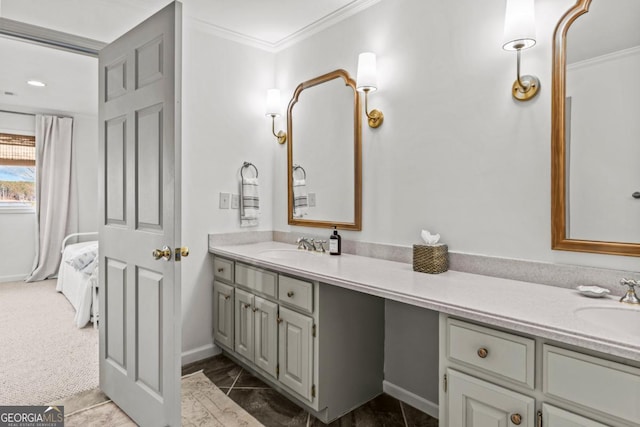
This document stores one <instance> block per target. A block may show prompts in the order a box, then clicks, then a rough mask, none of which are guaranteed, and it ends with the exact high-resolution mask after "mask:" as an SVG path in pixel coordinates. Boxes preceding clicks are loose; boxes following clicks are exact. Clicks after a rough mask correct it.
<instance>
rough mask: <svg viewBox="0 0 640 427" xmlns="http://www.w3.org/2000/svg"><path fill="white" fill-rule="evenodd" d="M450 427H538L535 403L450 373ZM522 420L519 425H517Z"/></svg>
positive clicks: (492, 385) (454, 372)
mask: <svg viewBox="0 0 640 427" xmlns="http://www.w3.org/2000/svg"><path fill="white" fill-rule="evenodd" d="M447 378H448V390H447V405H448V406H447V407H448V420H449V426H450V427H458V426H465V427H510V426H513V425H519V426H520V427H534V425H535V413H534V412H535V401H534V399H533V398H531V397H529V396H525V395H522V394H519V393H515V392H513V391H511V390H507V389H506V388H502V387H499V386H497V385H495V384H491V383H488V382H486V381H482V380H479V379H477V378H474V377H471V376H469V375H465V374H462V373H460V372H457V371H454V370H452V369H447ZM515 417H518V418H519V420H520V421H519V422H514V420H515V419H516V418H515Z"/></svg>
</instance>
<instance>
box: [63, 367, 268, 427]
mask: <svg viewBox="0 0 640 427" xmlns="http://www.w3.org/2000/svg"><path fill="white" fill-rule="evenodd" d="M65 409H66V407H65ZM135 425H136V424H135V423H134V422H133V421H131V419H130V418H129V417H127V415H126V414H125V413H124V412H122V411H121V410H120V408H118V407H117V406H116V404H115V403H113V402H111V401H109V402H105V403H101V404H98V405H95V406H92V407H89V408H86V409H82V410H79V411H76V412H74V413H71V414H69V415H67V416H66V417H65V426H66V427H75V426H83V427H84V426H96V427H97V426H109V427H125V426H126V427H128V426H135ZM182 426H183V427H195V426H207V427H260V426H262V424H260V423H259V422H258V421H257V420H256V419H255V418H253V417H252V416H251V415H249V413H247V412H246V411H245V410H244V409H242V408H241V407H240V406H238V404H236V403H235V402H234V401H233V400H231V398H229V397H227V396H226V395H225V394H224V393H223V392H222V391H220V389H219V388H218V387H216V386H215V384H213V383H212V382H211V381H210V380H209V378H207V377H206V376H205V375H204V374H203V373H202V372H196V373H195V374H193V375H189V376H186V377H184V378H183V379H182Z"/></svg>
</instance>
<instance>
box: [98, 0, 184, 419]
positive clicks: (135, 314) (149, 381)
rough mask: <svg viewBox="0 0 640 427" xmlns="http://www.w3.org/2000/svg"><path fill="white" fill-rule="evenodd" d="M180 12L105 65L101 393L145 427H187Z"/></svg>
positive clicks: (120, 47)
mask: <svg viewBox="0 0 640 427" xmlns="http://www.w3.org/2000/svg"><path fill="white" fill-rule="evenodd" d="M181 10H182V9H181V4H180V3H178V2H174V3H171V4H169V5H168V6H166V7H165V8H164V9H162V10H161V11H160V12H158V13H156V14H155V15H153V16H152V17H150V18H149V19H147V20H146V21H144V22H143V23H141V24H140V25H138V26H137V27H136V28H134V29H133V30H131V31H129V32H128V33H127V34H125V35H123V36H122V37H120V38H119V39H117V40H116V41H114V42H113V43H111V44H110V45H108V46H106V47H105V48H104V49H103V50H102V51H101V52H100V58H99V68H100V69H99V76H100V87H99V91H100V105H99V123H100V131H99V133H100V145H99V150H100V161H99V166H98V167H99V176H100V178H99V183H100V185H99V200H100V224H99V231H100V388H101V389H102V390H103V391H104V392H105V393H106V394H107V395H108V396H109V397H110V398H111V399H112V400H113V401H114V402H115V403H116V404H117V405H118V406H119V407H120V408H121V409H122V410H124V411H125V412H126V413H127V414H128V415H129V416H130V417H131V418H132V419H133V420H134V421H135V422H136V423H137V424H139V425H143V426H167V425H170V426H179V425H180V421H181V417H180V365H181V363H180V362H181V360H180V353H181V301H180V292H181V290H180V268H179V263H176V262H175V260H174V257H173V255H174V254H173V249H174V248H175V247H176V246H179V245H180V237H181V236H180V234H181V233H180V232H181V228H180V221H181V218H180V206H181V204H180V185H181V181H180V133H181V128H180V96H181V92H180V91H181V52H180V51H181V45H182V41H181V34H182V28H181V22H182V12H181ZM165 245H166V246H168V247H169V248H170V249H171V255H170V256H168V257H167V258H168V259H167V260H164V259H159V260H156V259H155V258H154V257H153V256H152V251H153V250H154V249H160V248H162V247H163V246H165Z"/></svg>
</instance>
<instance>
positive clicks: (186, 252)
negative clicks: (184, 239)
mask: <svg viewBox="0 0 640 427" xmlns="http://www.w3.org/2000/svg"><path fill="white" fill-rule="evenodd" d="M180 256H182V257H183V258H186V257H188V256H189V247H188V246H184V247H182V248H180Z"/></svg>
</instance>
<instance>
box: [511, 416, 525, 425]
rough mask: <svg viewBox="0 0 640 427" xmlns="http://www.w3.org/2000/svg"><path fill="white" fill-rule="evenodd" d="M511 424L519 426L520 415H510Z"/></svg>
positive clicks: (520, 421)
mask: <svg viewBox="0 0 640 427" xmlns="http://www.w3.org/2000/svg"><path fill="white" fill-rule="evenodd" d="M511 422H512V423H513V424H515V425H517V426H519V425H520V424H521V423H522V415H520V414H513V415H511Z"/></svg>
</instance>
